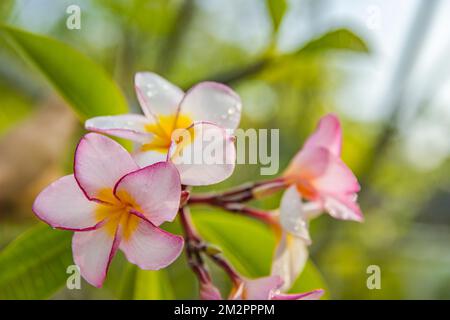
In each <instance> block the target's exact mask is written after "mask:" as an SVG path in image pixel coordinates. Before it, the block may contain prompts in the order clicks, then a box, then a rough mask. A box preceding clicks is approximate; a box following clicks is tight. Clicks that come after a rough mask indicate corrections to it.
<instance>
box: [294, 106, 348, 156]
mask: <svg viewBox="0 0 450 320" xmlns="http://www.w3.org/2000/svg"><path fill="white" fill-rule="evenodd" d="M341 145H342V129H341V124H340V123H339V119H338V117H337V116H336V115H334V114H328V115H326V116H324V117H322V118H321V119H320V121H319V124H318V125H317V128H316V131H315V132H314V133H313V134H312V135H311V136H310V137H309V138H308V139H307V140H306V142H305V144H304V145H303V149H306V148H316V147H322V148H325V149H327V150H328V151H329V152H330V153H331V154H333V155H334V156H336V157H339V156H340V155H341Z"/></svg>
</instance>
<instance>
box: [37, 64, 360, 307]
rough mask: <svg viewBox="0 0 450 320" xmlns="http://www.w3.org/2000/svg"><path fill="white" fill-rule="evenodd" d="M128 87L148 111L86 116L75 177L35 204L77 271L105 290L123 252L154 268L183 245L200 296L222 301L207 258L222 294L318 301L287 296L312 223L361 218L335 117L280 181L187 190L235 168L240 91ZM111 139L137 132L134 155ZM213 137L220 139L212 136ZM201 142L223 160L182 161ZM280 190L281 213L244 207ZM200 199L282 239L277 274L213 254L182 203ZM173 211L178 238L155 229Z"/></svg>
mask: <svg viewBox="0 0 450 320" xmlns="http://www.w3.org/2000/svg"><path fill="white" fill-rule="evenodd" d="M135 88H136V94H137V97H138V100H139V102H140V104H141V107H142V111H143V115H139V114H128V115H118V116H102V117H96V118H92V119H89V120H87V121H86V123H85V127H86V129H87V130H89V131H92V132H91V133H88V134H86V135H85V136H84V137H82V139H81V140H80V142H79V144H78V146H77V148H76V151H75V158H74V169H73V171H74V173H73V174H71V175H68V176H65V177H62V178H60V179H59V180H57V181H55V182H53V183H52V184H50V185H49V186H48V187H47V188H46V189H44V190H43V191H42V192H41V193H40V194H39V195H38V197H37V198H36V200H35V202H34V205H33V211H34V212H35V214H36V215H37V216H38V217H39V218H40V219H41V220H43V221H44V222H46V223H48V224H49V225H50V226H52V227H54V228H60V229H64V230H71V231H74V236H73V240H72V251H73V257H74V261H75V263H76V264H77V265H78V267H79V268H80V271H81V274H82V276H83V277H84V279H86V281H88V282H89V283H90V284H92V285H94V286H96V287H100V286H102V284H103V282H104V280H105V277H106V274H107V271H108V267H109V264H110V262H111V260H112V258H113V257H114V255H115V253H116V252H117V250H118V249H120V250H122V251H123V252H124V254H125V256H126V258H127V259H128V261H130V262H131V263H134V264H136V265H137V266H139V267H140V268H142V269H145V270H158V269H160V268H164V267H166V266H168V265H170V264H171V263H172V262H173V261H174V260H175V259H177V257H178V256H179V255H180V253H181V252H182V250H183V247H184V248H185V249H186V256H187V258H188V260H189V265H190V266H191V268H192V270H193V271H194V272H195V274H196V276H197V278H198V280H199V285H200V297H201V298H202V299H222V294H221V293H220V292H219V290H218V289H217V288H216V287H215V286H214V284H213V281H212V279H211V275H210V273H209V271H208V268H207V266H206V264H205V263H204V260H203V256H207V257H209V258H210V259H211V260H212V261H213V262H214V263H216V264H217V265H218V266H219V267H221V268H223V270H224V271H225V272H226V273H227V274H228V275H229V277H230V279H231V281H232V284H233V288H232V290H231V292H230V293H229V295H228V298H229V299H264V300H268V299H271V300H280V299H281V300H298V299H318V298H320V296H321V295H322V293H323V291H322V290H320V289H319V290H314V291H311V292H307V293H301V294H285V293H283V292H285V291H286V290H287V289H289V287H290V286H291V285H292V284H293V282H294V281H295V279H297V277H298V275H299V274H300V272H301V270H302V268H303V266H304V264H305V262H306V260H307V257H308V251H307V246H308V245H310V243H311V238H310V235H309V231H308V224H309V221H310V220H311V219H313V218H314V217H317V216H318V215H319V214H320V213H322V212H328V213H329V214H330V215H331V216H332V217H334V218H337V219H344V220H356V221H361V220H362V214H361V211H360V209H359V207H358V205H357V203H356V193H357V192H358V191H359V185H358V182H357V180H356V178H355V177H354V175H353V173H352V172H351V170H350V169H348V167H347V166H346V165H345V164H344V163H343V162H342V160H341V159H340V149H341V141H342V134H341V127H340V123H339V120H338V119H337V117H336V116H334V115H327V116H325V117H323V118H322V119H321V120H320V122H319V125H318V127H317V130H316V131H315V132H314V133H313V134H312V135H311V137H310V138H309V139H308V140H307V141H306V143H305V145H304V147H303V149H302V150H301V151H300V152H299V153H298V154H297V155H296V156H295V157H294V159H293V160H292V162H291V164H290V165H289V167H288V168H287V170H286V171H285V172H284V174H283V175H282V177H281V178H276V179H273V180H270V181H262V182H254V183H250V184H246V185H244V186H242V187H238V188H235V189H231V190H228V191H225V192H223V193H217V194H201V195H195V194H190V186H200V185H210V184H215V183H218V182H220V181H223V180H225V179H227V178H228V177H229V176H230V175H231V174H232V173H233V171H234V163H235V159H236V154H235V153H236V152H235V146H234V136H233V135H232V131H233V130H234V129H236V128H237V127H238V124H239V121H240V115H241V101H240V98H239V96H238V95H237V94H236V93H235V92H234V91H233V90H231V89H230V88H228V87H227V86H225V85H222V84H219V83H214V82H203V83H200V84H198V85H196V86H194V87H193V88H191V89H190V90H188V91H187V92H186V93H184V92H183V91H182V90H181V89H179V88H178V87H176V86H174V85H173V84H171V83H169V82H168V81H167V80H165V79H163V78H161V77H160V76H158V75H156V74H153V73H138V74H137V75H136V78H135ZM106 135H110V136H116V137H120V138H126V139H130V140H132V141H133V142H135V144H136V148H135V150H134V152H133V153H131V154H130V153H129V152H128V151H127V150H125V149H124V148H123V147H122V146H121V145H120V144H119V143H117V142H115V141H114V140H112V139H111V138H108V137H107V136H106ZM212 136H214V137H215V139H213V140H211V137H212ZM208 148H209V149H211V148H213V149H214V150H220V151H221V152H220V154H221V156H222V157H223V158H224V159H226V161H205V159H203V158H202V160H203V161H200V162H195V161H194V162H192V161H187V160H188V159H187V158H188V157H192V156H193V155H194V156H195V154H194V153H198V152H201V153H202V156H203V153H204V151H206V149H208ZM206 154H208V153H207V152H206ZM214 154H216V155H217V152H215V153H214ZM206 160H208V159H206ZM215 160H217V159H215ZM279 190H285V191H284V195H283V197H282V200H281V204H280V209H279V210H278V211H277V212H265V211H262V210H259V209H257V208H252V207H248V206H247V205H246V204H245V203H246V202H247V201H250V200H252V199H254V198H256V197H261V196H265V195H268V194H270V193H272V192H275V191H279ZM198 203H200V204H208V205H212V206H218V207H221V208H224V209H226V210H229V211H232V212H235V213H239V214H243V215H247V216H250V217H253V218H256V219H259V220H260V221H262V222H264V223H268V224H269V225H270V226H272V227H273V229H274V231H275V233H276V235H277V237H278V244H277V248H276V250H275V254H274V260H273V264H272V274H271V275H268V276H267V277H263V278H258V279H247V278H246V277H244V276H242V275H240V274H239V273H238V272H237V271H236V270H235V269H234V268H233V266H232V265H231V264H230V263H229V262H228V261H227V260H226V259H225V258H224V257H223V256H222V255H221V253H220V251H218V250H216V249H214V248H213V247H212V246H210V245H209V244H207V243H206V242H204V241H203V239H202V238H201V237H200V235H199V234H198V233H197V231H196V230H195V227H194V225H193V223H192V221H191V219H190V214H189V210H188V206H190V205H195V204H198ZM177 215H178V216H179V218H180V222H181V226H182V227H183V231H184V235H185V236H184V238H183V237H181V236H179V235H174V234H171V233H169V232H167V231H165V230H163V229H162V228H160V226H161V225H162V224H163V223H165V222H171V221H173V220H174V219H175V218H176V217H177Z"/></svg>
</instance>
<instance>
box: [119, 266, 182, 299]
mask: <svg viewBox="0 0 450 320" xmlns="http://www.w3.org/2000/svg"><path fill="white" fill-rule="evenodd" d="M120 291H121V292H120V298H121V299H137V300H170V299H174V297H175V296H174V293H173V289H172V284H171V283H170V280H169V276H168V273H167V271H166V270H158V271H150V270H141V269H139V268H138V267H137V266H135V265H133V264H128V265H127V269H126V272H125V276H124V278H123V282H122V288H121V290H120Z"/></svg>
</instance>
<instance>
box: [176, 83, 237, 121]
mask: <svg viewBox="0 0 450 320" xmlns="http://www.w3.org/2000/svg"><path fill="white" fill-rule="evenodd" d="M241 108H242V102H241V99H240V98H239V96H238V95H237V94H236V93H235V92H234V91H233V90H232V89H231V88H229V87H227V86H226V85H223V84H221V83H217V82H201V83H199V84H197V85H196V86H194V87H192V88H191V89H190V90H189V91H188V92H187V93H186V96H185V97H184V98H183V101H182V102H181V105H180V111H181V112H182V113H183V114H186V115H188V116H190V117H191V118H192V119H193V120H194V121H209V122H212V123H215V124H217V125H219V126H221V127H223V128H226V129H236V128H237V127H238V125H239V121H240V119H241Z"/></svg>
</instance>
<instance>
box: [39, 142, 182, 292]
mask: <svg viewBox="0 0 450 320" xmlns="http://www.w3.org/2000/svg"><path fill="white" fill-rule="evenodd" d="M180 193H181V184H180V178H179V174H178V172H177V170H176V168H175V167H174V166H173V164H171V163H168V162H160V163H156V164H153V165H151V166H148V167H145V168H143V169H140V168H139V166H138V165H137V164H136V162H135V161H134V160H133V158H132V157H131V155H130V154H129V153H128V152H127V151H126V150H125V149H124V148H122V146H120V145H119V144H118V143H117V142H115V141H113V140H111V139H110V138H107V137H106V136H103V135H100V134H96V133H89V134H87V135H85V136H84V137H83V138H82V139H81V141H80V143H79V144H78V147H77V149H76V151H75V160H74V174H71V175H68V176H65V177H62V178H60V179H59V180H57V181H55V182H53V183H52V184H50V185H49V186H48V187H47V188H46V189H45V190H44V191H42V192H41V193H40V194H39V195H38V197H37V198H36V200H35V202H34V204H33V211H34V213H35V214H36V215H37V216H38V217H39V218H40V219H41V220H43V221H44V222H46V223H48V224H49V225H50V226H52V227H54V228H60V229H65V230H73V231H75V234H74V236H73V239H72V251H73V256H74V261H75V263H76V264H77V265H78V267H79V268H80V271H81V275H82V276H83V277H84V278H85V279H86V280H87V281H88V282H89V283H90V284H92V285H94V286H96V287H101V286H102V284H103V281H104V280H105V277H106V273H107V271H108V267H109V264H110V262H111V260H112V258H113V257H114V255H115V253H116V252H117V250H118V249H121V250H122V251H123V252H124V254H125V256H126V257H127V259H128V261H130V262H132V263H134V264H136V265H138V266H139V267H140V268H142V269H148V270H157V269H160V268H164V267H166V266H167V265H169V264H171V263H172V262H173V261H174V260H175V259H176V258H177V257H178V256H179V254H180V253H181V250H182V248H183V238H182V237H180V236H177V235H173V234H170V233H168V232H166V231H164V230H162V229H160V228H159V227H158V226H159V225H161V224H162V223H163V222H165V221H172V220H173V219H174V218H175V216H176V214H177V212H178V207H179V202H180Z"/></svg>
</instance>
